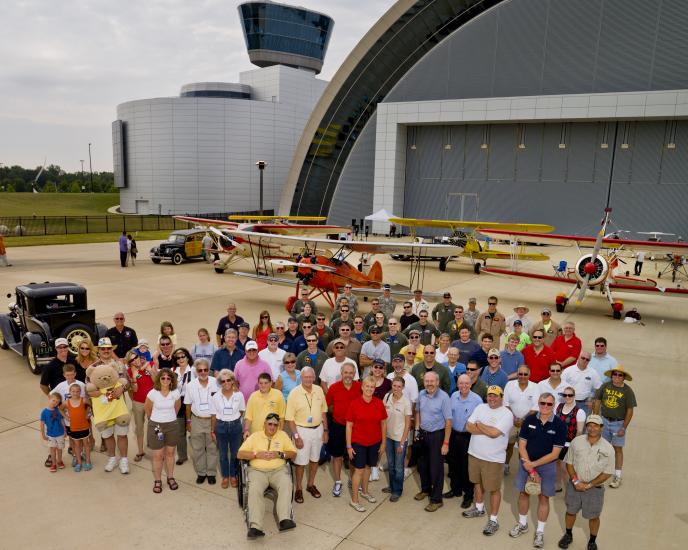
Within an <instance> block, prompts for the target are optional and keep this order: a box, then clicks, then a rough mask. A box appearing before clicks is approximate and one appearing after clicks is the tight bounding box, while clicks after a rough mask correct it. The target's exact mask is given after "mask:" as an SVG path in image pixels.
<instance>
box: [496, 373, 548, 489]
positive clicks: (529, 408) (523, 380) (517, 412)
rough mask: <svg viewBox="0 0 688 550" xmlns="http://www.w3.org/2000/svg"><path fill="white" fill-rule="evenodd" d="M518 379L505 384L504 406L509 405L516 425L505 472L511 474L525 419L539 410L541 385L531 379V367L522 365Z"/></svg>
mask: <svg viewBox="0 0 688 550" xmlns="http://www.w3.org/2000/svg"><path fill="white" fill-rule="evenodd" d="M516 376H517V378H516V380H511V381H510V382H507V384H506V386H504V406H506V407H508V408H509V410H510V411H511V412H512V414H513V416H514V425H513V427H512V428H511V432H510V433H509V445H508V446H507V448H506V460H505V461H504V473H505V474H506V475H508V474H509V462H511V455H512V454H513V452H514V444H515V443H516V441H518V434H519V432H520V430H521V426H522V425H523V419H524V418H526V416H528V415H530V414H535V413H536V412H537V410H538V397H540V387H539V386H538V385H537V384H536V383H535V382H533V381H532V380H530V369H529V368H528V366H527V365H521V366H520V367H518V371H517V372H516Z"/></svg>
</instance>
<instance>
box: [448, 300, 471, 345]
mask: <svg viewBox="0 0 688 550" xmlns="http://www.w3.org/2000/svg"><path fill="white" fill-rule="evenodd" d="M464 327H465V328H467V329H468V339H469V340H470V339H471V338H475V334H473V325H472V324H471V323H469V322H468V319H466V317H465V315H464V312H463V306H455V307H454V317H453V319H452V320H451V321H449V323H447V331H446V332H448V333H449V337H450V338H451V339H452V340H458V339H459V338H461V329H462V328H464Z"/></svg>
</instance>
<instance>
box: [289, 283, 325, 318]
mask: <svg viewBox="0 0 688 550" xmlns="http://www.w3.org/2000/svg"><path fill="white" fill-rule="evenodd" d="M309 294H310V289H309V288H308V287H306V286H302V287H301V297H300V298H299V299H298V300H296V301H295V302H294V305H292V306H291V310H290V311H289V313H291V314H292V316H294V317H297V316H298V315H301V314H302V313H303V306H305V305H306V304H310V305H311V313H313V314H316V313H318V306H316V305H315V302H314V301H313V300H309V299H308V295H309Z"/></svg>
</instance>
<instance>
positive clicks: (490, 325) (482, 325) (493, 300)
mask: <svg viewBox="0 0 688 550" xmlns="http://www.w3.org/2000/svg"><path fill="white" fill-rule="evenodd" d="M498 302H499V300H497V297H496V296H490V297H489V298H488V299H487V311H486V312H485V313H483V314H482V315H481V316H480V317H479V318H478V322H477V323H476V325H475V332H476V333H478V334H484V333H486V332H487V333H489V334H491V335H492V339H493V340H494V347H496V348H499V339H500V338H501V337H502V334H505V333H506V318H505V317H504V315H502V314H501V313H500V312H499V311H497V303H498Z"/></svg>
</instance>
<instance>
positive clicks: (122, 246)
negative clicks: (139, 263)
mask: <svg viewBox="0 0 688 550" xmlns="http://www.w3.org/2000/svg"><path fill="white" fill-rule="evenodd" d="M117 243H118V246H119V264H120V266H121V267H127V266H128V265H129V264H130V263H131V265H132V266H134V265H136V255H137V254H138V249H137V247H136V240H135V239H134V237H132V236H131V234H129V233H127V232H126V231H122V234H121V235H120V237H119V239H118V241H117Z"/></svg>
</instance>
